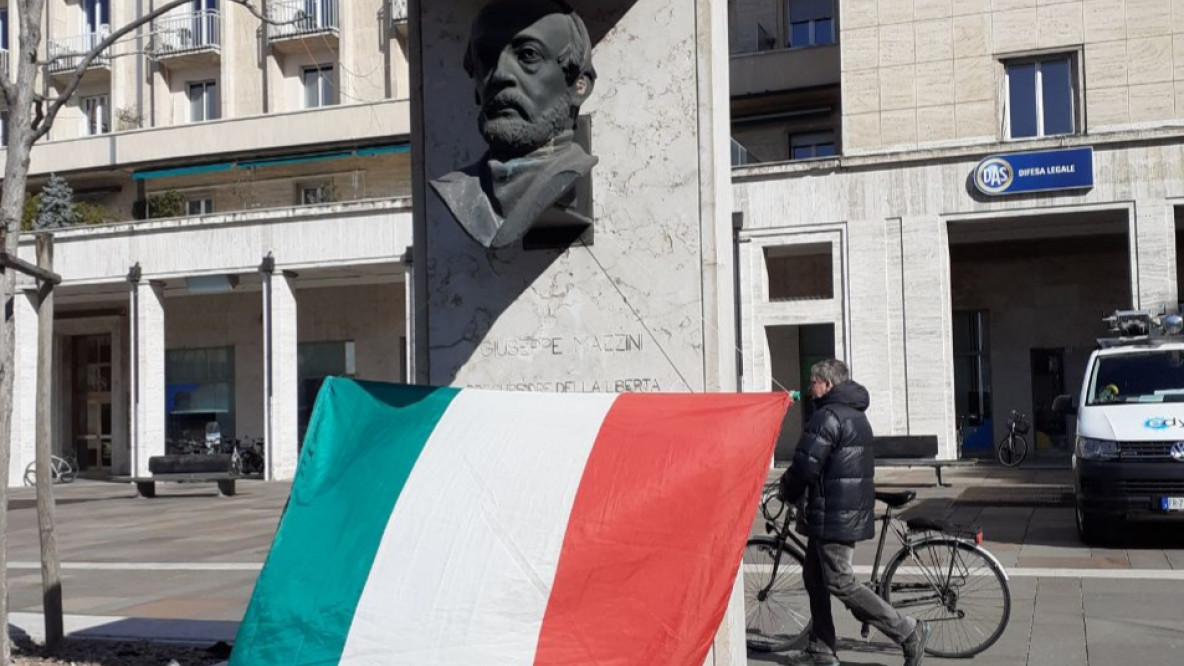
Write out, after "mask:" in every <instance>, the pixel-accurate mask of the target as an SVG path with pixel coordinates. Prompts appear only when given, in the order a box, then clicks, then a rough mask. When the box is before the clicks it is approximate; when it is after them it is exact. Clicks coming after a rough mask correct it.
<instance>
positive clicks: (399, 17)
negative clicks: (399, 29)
mask: <svg viewBox="0 0 1184 666" xmlns="http://www.w3.org/2000/svg"><path fill="white" fill-rule="evenodd" d="M390 11H391V23H393V24H394V25H406V24H407V0H391V10H390Z"/></svg>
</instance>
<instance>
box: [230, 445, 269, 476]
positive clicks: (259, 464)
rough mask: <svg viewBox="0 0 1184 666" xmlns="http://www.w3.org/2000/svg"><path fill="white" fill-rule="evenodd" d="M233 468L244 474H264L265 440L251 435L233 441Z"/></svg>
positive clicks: (231, 453)
mask: <svg viewBox="0 0 1184 666" xmlns="http://www.w3.org/2000/svg"><path fill="white" fill-rule="evenodd" d="M231 447H232V448H231V451H230V455H231V461H230V466H231V469H232V470H234V471H235V472H236V473H238V474H242V475H244V476H262V475H263V440H262V439H251V438H249V437H247V438H243V439H236V440H233V441H232V442H231Z"/></svg>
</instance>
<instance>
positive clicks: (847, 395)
mask: <svg viewBox="0 0 1184 666" xmlns="http://www.w3.org/2000/svg"><path fill="white" fill-rule="evenodd" d="M815 404H816V405H817V406H818V407H822V406H824V405H846V406H848V407H850V408H852V409H857V410H859V411H861V412H864V411H867V407H868V405H869V404H871V398H870V397H869V396H868V394H867V389H865V388H863V385H862V384H860V383H858V382H854V381H851V380H847V381H845V382H842V383H840V384H835V385H834V386H833V387H831V389H830V392H829V393H827V394H826V395H824V396H822V398H820V399H819V400H818V402H816V403H815Z"/></svg>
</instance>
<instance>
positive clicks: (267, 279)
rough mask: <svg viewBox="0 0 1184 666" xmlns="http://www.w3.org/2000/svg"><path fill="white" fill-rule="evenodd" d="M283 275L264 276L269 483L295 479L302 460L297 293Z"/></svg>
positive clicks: (265, 387)
mask: <svg viewBox="0 0 1184 666" xmlns="http://www.w3.org/2000/svg"><path fill="white" fill-rule="evenodd" d="M293 280H294V278H293V277H292V276H290V275H286V274H283V273H274V274H265V275H264V276H263V350H264V352H263V364H264V365H263V390H264V396H263V405H264V410H265V411H266V414H265V415H264V423H265V428H264V430H265V434H264V439H265V443H264V446H265V451H266V453H265V458H266V464H267V468H266V476H267V479H268V480H269V481H284V480H290V479H292V478H293V477H295V476H296V463H297V460H298V457H299V450H300V449H299V439H298V433H299V430H298V427H297V426H298V418H299V417H298V414H297V407H298V405H299V398H300V393H299V386H298V381H299V379H298V376H297V336H296V290H295V286H294V284H293Z"/></svg>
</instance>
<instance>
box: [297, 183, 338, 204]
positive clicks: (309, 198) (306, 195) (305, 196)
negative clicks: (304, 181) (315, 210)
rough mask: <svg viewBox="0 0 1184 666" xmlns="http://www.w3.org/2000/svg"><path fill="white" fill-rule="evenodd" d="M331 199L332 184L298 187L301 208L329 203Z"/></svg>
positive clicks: (332, 197)
mask: <svg viewBox="0 0 1184 666" xmlns="http://www.w3.org/2000/svg"><path fill="white" fill-rule="evenodd" d="M333 199H334V196H333V183H315V184H308V185H301V186H300V205H301V206H315V205H317V204H323V203H330V202H332V201H333Z"/></svg>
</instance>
